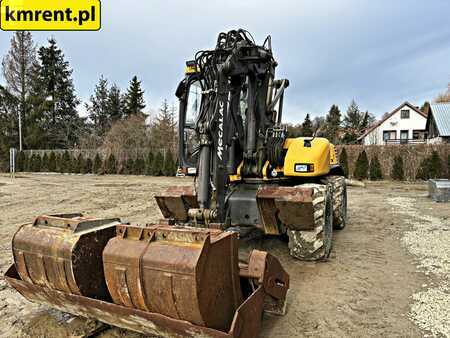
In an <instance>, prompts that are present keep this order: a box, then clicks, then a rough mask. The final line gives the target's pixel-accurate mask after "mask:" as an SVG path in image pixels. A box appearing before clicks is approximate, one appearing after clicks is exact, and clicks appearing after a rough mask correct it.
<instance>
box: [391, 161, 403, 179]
mask: <svg viewBox="0 0 450 338" xmlns="http://www.w3.org/2000/svg"><path fill="white" fill-rule="evenodd" d="M391 178H392V179H393V180H397V181H403V180H404V178H405V174H404V171H403V159H402V157H401V156H400V155H397V156H395V157H394V163H393V165H392V171H391Z"/></svg>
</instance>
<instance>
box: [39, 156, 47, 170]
mask: <svg viewBox="0 0 450 338" xmlns="http://www.w3.org/2000/svg"><path fill="white" fill-rule="evenodd" d="M41 171H44V172H45V171H48V155H47V153H44V156H42V162H41Z"/></svg>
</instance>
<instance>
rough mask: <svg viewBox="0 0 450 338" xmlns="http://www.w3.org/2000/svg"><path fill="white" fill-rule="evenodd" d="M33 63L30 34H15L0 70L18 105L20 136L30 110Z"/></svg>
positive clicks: (33, 55) (33, 49)
mask: <svg viewBox="0 0 450 338" xmlns="http://www.w3.org/2000/svg"><path fill="white" fill-rule="evenodd" d="M35 62H36V46H35V44H34V42H33V37H32V36H31V33H30V32H27V31H20V32H15V33H14V34H13V37H12V38H11V47H10V50H9V51H8V53H7V54H6V55H5V57H4V58H3V61H2V70H3V76H4V77H5V80H6V85H7V89H8V91H9V93H11V95H13V96H14V97H15V98H16V99H17V101H18V103H19V105H18V112H17V113H18V117H19V118H18V119H17V122H19V120H20V121H21V130H20V133H21V134H23V133H22V132H23V131H24V130H25V128H22V127H23V126H24V123H25V120H26V119H27V115H28V113H29V110H30V105H29V100H28V98H29V96H30V92H31V83H30V82H31V72H32V68H33V64H34V63H35ZM0 101H1V100H0ZM20 137H21V141H22V140H23V139H24V136H23V135H20ZM19 143H20V145H19V150H22V147H21V146H22V144H21V142H19Z"/></svg>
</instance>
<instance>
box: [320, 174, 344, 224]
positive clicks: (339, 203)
mask: <svg viewBox="0 0 450 338" xmlns="http://www.w3.org/2000/svg"><path fill="white" fill-rule="evenodd" d="M322 183H323V184H330V185H331V189H332V194H333V197H332V200H333V229H335V230H342V229H344V228H345V226H346V225H347V185H346V183H345V177H343V176H334V175H331V176H327V177H325V178H324V179H323V180H322Z"/></svg>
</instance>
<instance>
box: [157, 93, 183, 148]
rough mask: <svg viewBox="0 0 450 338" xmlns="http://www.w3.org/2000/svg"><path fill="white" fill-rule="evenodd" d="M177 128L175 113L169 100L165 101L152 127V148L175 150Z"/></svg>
mask: <svg viewBox="0 0 450 338" xmlns="http://www.w3.org/2000/svg"><path fill="white" fill-rule="evenodd" d="M176 126H177V122H176V119H175V115H174V111H173V110H172V109H170V107H169V104H168V103H167V100H164V101H163V102H162V104H161V108H160V109H159V113H158V116H157V117H156V120H155V122H154V124H153V126H152V140H153V143H152V146H153V147H155V148H157V149H172V148H174V145H175V144H176V138H177V128H176Z"/></svg>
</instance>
